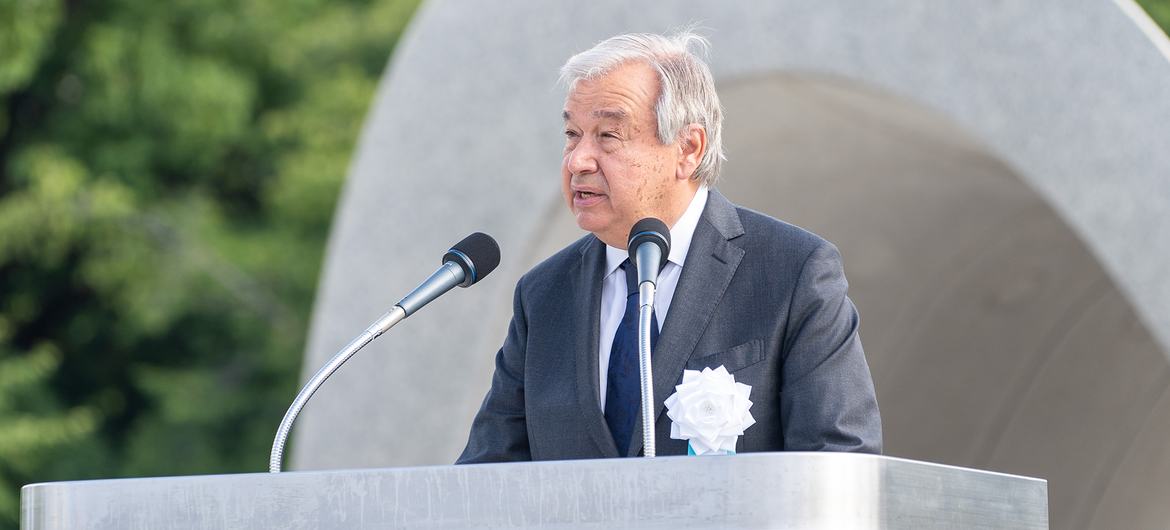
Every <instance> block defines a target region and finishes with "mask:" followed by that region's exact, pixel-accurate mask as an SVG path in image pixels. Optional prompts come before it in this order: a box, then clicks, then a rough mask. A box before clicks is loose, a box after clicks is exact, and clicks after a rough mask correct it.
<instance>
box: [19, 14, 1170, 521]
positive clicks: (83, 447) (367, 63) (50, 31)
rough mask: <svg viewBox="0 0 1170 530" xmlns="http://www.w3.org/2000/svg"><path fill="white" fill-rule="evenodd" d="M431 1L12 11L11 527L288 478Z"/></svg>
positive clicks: (1161, 17)
mask: <svg viewBox="0 0 1170 530" xmlns="http://www.w3.org/2000/svg"><path fill="white" fill-rule="evenodd" d="M1101 1H1105V0H1101ZM417 2H418V0H333V1H323V0H232V1H227V0H174V1H171V2H155V1H148V0H107V1H96V2H84V1H77V0H73V1H66V2H62V1H59V0H57V1H54V0H0V528H15V527H16V526H17V518H18V513H19V487H20V486H21V485H23V484H26V483H29V482H42V481H53V480H75V479H86V478H105V477H129V476H146V475H181V474H196V473H229V472H254V471H264V470H265V469H266V465H267V458H268V451H269V448H270V446H271V443H272V436H273V434H274V431H275V429H276V426H277V423H278V422H279V420H280V417H281V416H282V415H283V413H284V410H285V408H286V407H287V406H288V403H289V401H290V400H291V399H292V397H293V396H294V395H295V393H296V391H297V381H298V375H299V371H300V364H301V358H302V353H303V351H302V349H303V347H304V340H305V331H306V329H307V325H308V318H309V311H310V307H311V305H312V301H313V293H314V289H315V286H316V281H317V275H318V271H319V268H320V265H321V260H322V256H323V250H324V245H325V240H326V237H327V235H328V232H329V222H330V220H331V219H332V215H333V208H334V204H335V202H336V199H337V196H338V192H339V190H340V187H341V184H342V181H343V180H344V176H345V172H346V169H347V167H348V163H349V159H350V156H351V154H352V151H353V147H354V144H355V142H356V140H357V136H358V133H359V131H360V128H361V125H362V121H363V118H364V116H365V114H366V109H367V107H368V106H369V104H370V101H371V98H372V96H373V94H374V91H375V88H376V86H377V82H378V79H379V77H380V76H381V73H382V70H383V68H385V66H386V64H387V60H388V58H389V56H390V53H391V52H392V50H393V48H394V44H395V42H396V41H397V39H398V37H399V35H400V34H401V32H402V30H403V28H404V27H405V25H406V24H407V22H408V21H409V19H410V17H411V15H412V14H413V13H414V11H415V9H416V7H417V5H416V4H417ZM1140 3H1141V5H1142V6H1143V7H1144V8H1145V9H1146V10H1147V12H1149V13H1150V14H1151V15H1152V16H1153V17H1154V18H1155V19H1156V20H1157V21H1158V23H1159V24H1161V25H1162V27H1163V28H1166V27H1168V26H1170V0H1142V1H1141V2H1140ZM355 329H357V328H355Z"/></svg>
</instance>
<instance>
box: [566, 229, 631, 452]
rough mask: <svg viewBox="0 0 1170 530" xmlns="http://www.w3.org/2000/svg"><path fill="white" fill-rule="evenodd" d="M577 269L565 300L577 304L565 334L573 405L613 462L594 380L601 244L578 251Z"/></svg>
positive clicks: (602, 271) (591, 241)
mask: <svg viewBox="0 0 1170 530" xmlns="http://www.w3.org/2000/svg"><path fill="white" fill-rule="evenodd" d="M579 263H580V266H579V267H578V270H577V271H576V273H575V274H572V275H571V277H572V281H573V282H574V285H572V286H571V288H570V289H569V291H568V292H569V293H570V294H569V296H573V297H575V298H577V300H578V301H579V302H578V303H574V304H571V305H572V307H574V308H576V310H575V311H574V312H573V315H572V316H571V319H570V321H569V327H568V328H567V329H566V330H565V332H566V333H570V334H573V336H574V337H575V339H574V341H573V350H574V352H575V353H574V355H573V359H574V362H575V364H576V369H575V370H574V371H575V372H576V374H577V381H576V383H577V384H576V386H577V402H578V406H579V407H580V409H581V416H580V421H581V423H582V424H583V425H582V427H584V429H585V430H586V431H588V432H589V435H590V437H591V438H592V439H593V442H594V444H595V445H596V446H597V449H598V450H599V451H600V452H601V455H602V456H603V457H605V458H617V457H618V451H617V445H616V444H614V442H613V435H611V434H610V432H609V424H607V423H606V422H605V416H604V412H602V410H601V397H600V396H601V388H600V385H599V384H598V382H597V377H598V366H597V363H598V358H597V356H598V353H597V350H598V335H600V333H601V322H600V319H601V284H602V280H604V276H605V244H603V243H602V242H601V240H599V239H597V238H596V237H593V238H590V239H589V240H588V241H587V242H586V243H585V244H584V245H582V248H581V261H580V262H579Z"/></svg>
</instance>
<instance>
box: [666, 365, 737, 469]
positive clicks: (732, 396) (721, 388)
mask: <svg viewBox="0 0 1170 530" xmlns="http://www.w3.org/2000/svg"><path fill="white" fill-rule="evenodd" d="M674 390H675V392H674V394H671V395H670V397H668V398H666V408H667V412H666V415H667V416H669V417H670V419H671V420H672V423H671V425H670V437H671V438H674V439H675V440H688V441H689V442H690V448H691V451H692V452H694V454H696V455H704V454H735V442H736V440H738V439H739V437H740V436H741V435H743V431H744V429H747V428H748V427H751V426H752V425H755V423H756V419H755V418H753V417H752V414H751V413H750V412H748V409H749V408H751V406H752V402H751V401H750V400H748V395H749V394H750V393H751V391H752V387H750V386H748V385H745V384H743V383H736V382H735V377H733V376H732V375H731V374H730V373H728V372H727V368H725V367H723V366H720V367H719V368H716V369H714V370H712V369H710V368H704V369H703V371H702V372H700V371H698V370H683V381H682V384H681V385H678V386H676V387H674Z"/></svg>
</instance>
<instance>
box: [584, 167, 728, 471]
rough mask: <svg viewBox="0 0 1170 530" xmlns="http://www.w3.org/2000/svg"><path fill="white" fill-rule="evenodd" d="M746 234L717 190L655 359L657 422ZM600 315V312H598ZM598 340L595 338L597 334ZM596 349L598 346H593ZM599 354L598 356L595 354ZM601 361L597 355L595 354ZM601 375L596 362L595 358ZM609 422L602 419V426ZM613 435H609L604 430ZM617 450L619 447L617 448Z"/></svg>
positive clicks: (637, 432) (637, 442)
mask: <svg viewBox="0 0 1170 530" xmlns="http://www.w3.org/2000/svg"><path fill="white" fill-rule="evenodd" d="M741 235H743V225H742V224H740V222H739V214H738V213H737V212H736V211H735V205H733V204H731V202H730V201H728V200H727V198H726V197H724V196H723V195H721V194H720V193H719V192H717V191H715V190H711V191H710V194H709V195H708V197H707V206H706V208H704V209H703V215H702V217H701V218H700V220H699V224H698V226H697V227H695V235H694V236H693V237H692V238H691V248H690V250H688V251H687V258H686V263H685V264H684V266H683V270H682V275H681V276H680V277H679V280H678V286H677V287H676V288H675V291H674V298H673V299H672V300H671V302H670V308H669V309H668V311H667V313H666V321H665V322H663V324H662V333H661V334H660V335H659V337H658V343H657V344H656V345H655V347H654V353H653V356H652V357H651V361H652V365H653V366H652V367H653V370H654V410H655V413H654V418H655V423H657V421H658V419H659V417H660V416H661V415H662V412H663V411H664V410H665V406H664V405H663V402H664V401H665V400H666V398H667V397H668V396H669V395H670V394H672V393H673V392H674V386H675V385H677V384H678V382H679V380H680V378H681V376H682V371H683V367H684V366H686V362H687V360H688V359H690V357H691V355H692V354H693V353H694V351H695V346H696V345H698V342H699V338H700V337H702V335H703V331H704V330H705V329H706V328H707V323H708V322H709V321H710V320H711V315H712V314H714V312H715V307H716V306H717V305H718V304H719V300H720V299H721V298H723V293H724V292H725V291H726V290H727V286H728V284H730V283H731V278H732V276H734V275H735V269H736V268H737V267H739V262H740V260H741V259H743V254H744V251H743V249H742V248H739V247H737V246H735V245H733V244H731V243H730V242H729V241H730V240H732V239H734V238H736V237H739V236H741ZM598 311H600V309H598ZM594 336H595V337H596V334H594ZM594 346H595V347H594V350H596V344H595V345H594ZM595 353H596V352H595ZM594 357H595V358H596V355H594ZM594 373H596V359H595V360H594ZM604 423H605V422H604V421H602V424H604ZM605 432H608V431H605ZM642 441H643V440H642V429H641V426H640V424H639V426H638V427H637V428H635V429H634V437H633V440H632V443H631V444H630V448H631V450H630V454H637V453H638V451H640V450H641V448H642ZM615 452H616V449H615Z"/></svg>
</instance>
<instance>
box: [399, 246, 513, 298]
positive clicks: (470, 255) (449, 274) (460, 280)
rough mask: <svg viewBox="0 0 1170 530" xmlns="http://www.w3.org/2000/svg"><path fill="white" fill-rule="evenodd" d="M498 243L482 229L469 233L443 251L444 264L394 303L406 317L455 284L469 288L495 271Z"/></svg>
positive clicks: (498, 249)
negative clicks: (444, 252) (445, 251)
mask: <svg viewBox="0 0 1170 530" xmlns="http://www.w3.org/2000/svg"><path fill="white" fill-rule="evenodd" d="M499 264H500V246H499V245H497V244H496V240H495V239H492V236H489V235H487V234H485V233H483V232H476V233H474V234H471V235H469V236H467V237H465V238H463V240H462V241H460V242H458V243H455V245H454V246H452V247H451V248H450V249H449V250H447V253H446V254H443V265H442V266H441V267H439V270H437V271H435V272H434V274H431V276H430V277H429V278H427V279H426V281H424V282H423V283H422V284H420V285H419V286H418V287H416V288H415V289H414V290H413V291H411V292H410V294H408V295H406V296H405V297H403V299H402V300H400V301H399V302H398V303H397V304H395V305H397V306H398V307H401V308H402V310H403V311H405V312H406V316H410V315H412V314H414V312H415V311H418V310H419V309H420V308H422V306H424V305H427V304H428V303H430V302H431V301H433V300H434V299H436V298H438V297H439V296H441V295H442V294H443V293H446V292H447V291H450V290H451V289H453V288H454V287H455V286H456V285H458V286H459V287H470V286H471V285H472V284H474V283H475V282H478V281H480V280H482V279H483V278H484V277H485V276H487V275H488V274H490V273H491V272H492V271H494V270H496V266H497V265H499Z"/></svg>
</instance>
